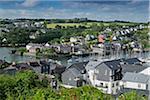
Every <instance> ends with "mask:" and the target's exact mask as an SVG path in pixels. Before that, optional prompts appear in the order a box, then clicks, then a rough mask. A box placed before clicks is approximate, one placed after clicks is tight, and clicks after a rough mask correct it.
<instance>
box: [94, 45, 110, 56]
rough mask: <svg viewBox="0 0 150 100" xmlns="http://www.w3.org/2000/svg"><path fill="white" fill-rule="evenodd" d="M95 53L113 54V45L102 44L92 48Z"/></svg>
mask: <svg viewBox="0 0 150 100" xmlns="http://www.w3.org/2000/svg"><path fill="white" fill-rule="evenodd" d="M92 50H93V53H97V54H100V55H109V54H111V52H112V44H110V43H100V44H98V45H94V46H93V47H92Z"/></svg>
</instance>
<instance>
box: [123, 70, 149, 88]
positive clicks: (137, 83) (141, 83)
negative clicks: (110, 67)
mask: <svg viewBox="0 0 150 100" xmlns="http://www.w3.org/2000/svg"><path fill="white" fill-rule="evenodd" d="M149 79H150V76H148V75H144V74H141V73H131V72H127V73H125V75H124V77H123V79H122V83H121V84H122V85H123V88H127V89H137V90H148V82H149Z"/></svg>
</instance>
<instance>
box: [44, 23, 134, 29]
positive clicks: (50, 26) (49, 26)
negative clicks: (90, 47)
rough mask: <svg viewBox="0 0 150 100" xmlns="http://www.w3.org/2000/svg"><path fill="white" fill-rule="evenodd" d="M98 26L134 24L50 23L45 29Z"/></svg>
mask: <svg viewBox="0 0 150 100" xmlns="http://www.w3.org/2000/svg"><path fill="white" fill-rule="evenodd" d="M94 24H96V25H98V26H101V25H102V24H103V25H104V26H109V25H111V24H117V25H121V26H123V25H134V24H135V23H123V22H83V23H50V24H47V28H55V27H56V26H57V25H59V26H62V27H65V28H66V27H67V26H72V27H73V26H76V27H78V26H85V27H90V26H92V25H94Z"/></svg>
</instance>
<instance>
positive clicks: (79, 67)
mask: <svg viewBox="0 0 150 100" xmlns="http://www.w3.org/2000/svg"><path fill="white" fill-rule="evenodd" d="M87 63H88V61H87V62H78V63H74V64H72V65H71V66H70V67H68V68H67V69H69V68H75V69H77V70H78V71H79V72H80V71H82V70H85V66H86V64H87Z"/></svg>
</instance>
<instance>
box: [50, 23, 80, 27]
mask: <svg viewBox="0 0 150 100" xmlns="http://www.w3.org/2000/svg"><path fill="white" fill-rule="evenodd" d="M56 25H60V26H64V27H67V26H76V27H78V26H79V25H82V24H81V23H51V24H47V28H55V26H56Z"/></svg>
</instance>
